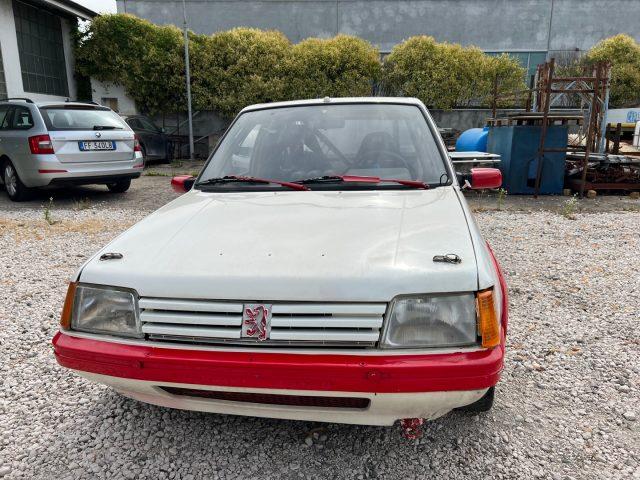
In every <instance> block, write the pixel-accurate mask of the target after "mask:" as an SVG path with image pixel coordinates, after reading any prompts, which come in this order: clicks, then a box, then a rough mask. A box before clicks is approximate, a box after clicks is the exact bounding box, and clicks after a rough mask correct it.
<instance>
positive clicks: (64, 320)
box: [60, 282, 78, 330]
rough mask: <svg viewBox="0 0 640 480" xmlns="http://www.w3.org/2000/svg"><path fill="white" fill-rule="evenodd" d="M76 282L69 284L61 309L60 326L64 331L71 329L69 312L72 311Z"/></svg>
mask: <svg viewBox="0 0 640 480" xmlns="http://www.w3.org/2000/svg"><path fill="white" fill-rule="evenodd" d="M77 285H78V284H77V283H76V282H70V283H69V288H68V289H67V296H66V298H65V299H64V306H63V307H62V315H61V316H60V326H61V327H62V328H64V329H65V330H69V329H70V328H71V310H73V300H74V298H75V296H76V287H77Z"/></svg>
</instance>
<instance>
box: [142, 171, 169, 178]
mask: <svg viewBox="0 0 640 480" xmlns="http://www.w3.org/2000/svg"><path fill="white" fill-rule="evenodd" d="M144 175H145V176H146V177H170V176H171V174H170V173H167V172H161V171H160V170H147V171H146V172H144Z"/></svg>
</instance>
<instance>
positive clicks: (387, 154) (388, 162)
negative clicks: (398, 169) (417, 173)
mask: <svg viewBox="0 0 640 480" xmlns="http://www.w3.org/2000/svg"><path fill="white" fill-rule="evenodd" d="M366 155H367V156H366V157H365V158H364V159H362V160H359V161H358V162H356V163H357V164H358V166H359V167H364V168H371V167H376V166H377V167H382V168H391V167H394V166H397V165H399V164H401V165H402V166H403V167H404V168H406V169H407V171H408V172H409V173H410V174H412V175H413V171H412V169H411V167H410V166H409V164H408V163H407V160H406V159H405V158H404V157H403V156H402V155H400V154H399V153H396V152H392V151H391V150H377V151H375V152H371V153H368V154H366ZM381 158H383V159H384V160H383V161H382V162H381V161H380V159H381ZM393 160H398V162H393Z"/></svg>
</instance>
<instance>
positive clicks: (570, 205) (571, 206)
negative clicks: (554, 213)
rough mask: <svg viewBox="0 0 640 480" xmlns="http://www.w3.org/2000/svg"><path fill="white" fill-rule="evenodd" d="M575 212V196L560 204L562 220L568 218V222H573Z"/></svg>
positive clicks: (576, 197)
mask: <svg viewBox="0 0 640 480" xmlns="http://www.w3.org/2000/svg"><path fill="white" fill-rule="evenodd" d="M577 210H578V196H577V195H574V196H573V197H571V198H569V199H567V200H565V202H564V203H563V204H562V216H563V217H564V218H568V219H569V220H575V219H576V211H577Z"/></svg>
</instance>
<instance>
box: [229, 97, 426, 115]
mask: <svg viewBox="0 0 640 480" xmlns="http://www.w3.org/2000/svg"><path fill="white" fill-rule="evenodd" d="M348 103H371V104H381V103H382V104H384V103H388V104H401V105H415V106H418V107H422V108H426V107H425V106H424V104H423V103H422V102H421V101H420V100H419V99H417V98H413V97H341V98H332V97H324V98H314V99H310V100H291V101H287V102H273V103H258V104H255V105H249V106H247V107H245V108H243V109H242V111H241V113H242V112H249V111H252V110H263V109H266V108H282V107H298V106H302V105H340V104H348Z"/></svg>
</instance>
